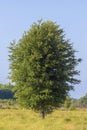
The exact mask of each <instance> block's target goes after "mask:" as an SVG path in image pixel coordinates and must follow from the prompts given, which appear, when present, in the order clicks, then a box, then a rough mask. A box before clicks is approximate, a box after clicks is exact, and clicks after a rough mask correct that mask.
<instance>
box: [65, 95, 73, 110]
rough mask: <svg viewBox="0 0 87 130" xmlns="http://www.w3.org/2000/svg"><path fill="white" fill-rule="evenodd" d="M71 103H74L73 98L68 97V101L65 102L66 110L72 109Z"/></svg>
mask: <svg viewBox="0 0 87 130" xmlns="http://www.w3.org/2000/svg"><path fill="white" fill-rule="evenodd" d="M71 103H72V101H71V98H70V97H67V98H66V100H65V102H64V107H65V108H70V106H71Z"/></svg>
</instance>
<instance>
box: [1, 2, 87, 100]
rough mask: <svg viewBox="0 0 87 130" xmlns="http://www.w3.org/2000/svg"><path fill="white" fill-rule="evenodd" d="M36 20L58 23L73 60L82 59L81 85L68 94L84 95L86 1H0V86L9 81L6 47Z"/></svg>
mask: <svg viewBox="0 0 87 130" xmlns="http://www.w3.org/2000/svg"><path fill="white" fill-rule="evenodd" d="M38 19H43V21H46V20H52V21H54V22H56V23H57V24H59V25H60V27H61V28H63V30H64V31H65V34H66V38H67V39H70V40H71V42H72V43H73V44H74V49H75V50H77V51H78V53H76V57H77V58H78V57H80V58H82V59H83V61H82V63H80V65H79V66H78V67H77V68H78V69H79V70H80V76H78V79H80V80H81V83H80V84H79V85H75V91H73V92H70V95H71V97H73V98H80V97H82V96H84V95H85V94H86V93H87V75H86V70H87V0H36V1H35V0H13V1H12V0H0V83H7V82H8V79H7V77H8V73H9V62H8V48H7V47H8V46H9V44H10V42H12V41H13V40H14V39H15V40H19V39H20V38H21V37H22V34H23V32H24V31H27V30H29V28H30V26H31V25H32V24H33V23H34V22H37V20H38Z"/></svg>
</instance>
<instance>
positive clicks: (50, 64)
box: [9, 21, 81, 118]
mask: <svg viewBox="0 0 87 130" xmlns="http://www.w3.org/2000/svg"><path fill="white" fill-rule="evenodd" d="M9 52H10V55H9V60H10V70H11V72H10V79H11V81H12V82H14V84H15V85H14V86H15V87H14V91H15V92H16V93H15V96H16V98H17V100H18V101H19V103H20V104H21V105H23V106H25V107H27V108H32V109H33V110H35V111H39V112H40V113H42V117H43V118H44V116H45V115H46V114H47V113H49V112H51V111H52V110H53V109H55V108H57V107H58V106H59V105H60V103H63V102H64V100H65V98H66V96H67V95H68V92H69V91H70V90H72V89H73V88H74V85H75V84H78V83H79V82H80V81H79V80H78V79H76V78H74V76H75V75H79V71H78V70H76V68H75V67H76V66H77V65H78V63H79V62H80V61H81V59H77V58H76V56H75V52H76V51H75V50H74V49H73V44H72V43H70V41H69V40H68V39H66V38H65V34H64V31H63V29H61V28H60V26H59V25H58V24H56V23H55V22H52V21H46V22H42V21H38V22H37V23H34V24H32V26H31V28H30V29H29V31H27V32H25V33H24V34H23V36H22V38H21V39H20V40H19V41H18V43H16V42H15V41H13V42H12V43H11V44H10V46H9Z"/></svg>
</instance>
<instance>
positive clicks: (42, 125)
mask: <svg viewBox="0 0 87 130" xmlns="http://www.w3.org/2000/svg"><path fill="white" fill-rule="evenodd" d="M0 130H87V111H86V110H75V111H62V110H56V111H54V112H53V113H52V114H50V115H48V116H47V117H46V118H45V119H44V120H42V119H41V117H40V115H39V114H37V113H34V112H33V111H30V110H25V109H24V110H22V109H18V110H16V109H0Z"/></svg>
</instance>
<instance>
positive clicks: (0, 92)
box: [0, 84, 87, 108]
mask: <svg viewBox="0 0 87 130" xmlns="http://www.w3.org/2000/svg"><path fill="white" fill-rule="evenodd" d="M12 88H13V85H11V84H0V99H6V100H7V99H14V93H13V91H12ZM67 102H68V104H72V103H73V104H74V106H75V107H80V108H81V107H82V108H83V107H84V108H87V94H86V95H85V96H83V97H81V98H80V99H72V98H71V99H69V100H68V101H67Z"/></svg>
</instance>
